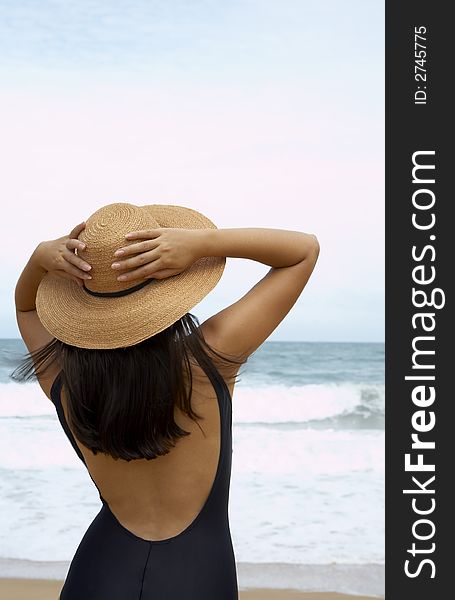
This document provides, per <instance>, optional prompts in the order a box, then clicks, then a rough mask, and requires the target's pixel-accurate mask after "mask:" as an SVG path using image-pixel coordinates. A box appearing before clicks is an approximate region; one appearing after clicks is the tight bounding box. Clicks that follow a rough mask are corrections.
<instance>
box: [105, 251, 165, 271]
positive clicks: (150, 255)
mask: <svg viewBox="0 0 455 600" xmlns="http://www.w3.org/2000/svg"><path fill="white" fill-rule="evenodd" d="M122 258H123V257H122ZM159 258H160V255H159V252H158V250H157V249H155V250H150V252H143V253H142V254H138V255H137V256H133V257H131V258H127V259H126V260H116V261H115V262H113V263H112V265H111V266H112V268H113V269H115V270H116V271H125V269H134V268H136V267H141V266H142V265H148V264H151V263H153V262H155V261H157V260H158V259H159ZM154 266H155V265H154Z"/></svg>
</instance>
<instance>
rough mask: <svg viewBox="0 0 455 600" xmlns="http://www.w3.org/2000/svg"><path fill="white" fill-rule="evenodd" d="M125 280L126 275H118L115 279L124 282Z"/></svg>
mask: <svg viewBox="0 0 455 600" xmlns="http://www.w3.org/2000/svg"><path fill="white" fill-rule="evenodd" d="M125 279H126V275H119V276H118V277H117V281H125Z"/></svg>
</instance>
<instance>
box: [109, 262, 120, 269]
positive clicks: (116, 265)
mask: <svg viewBox="0 0 455 600" xmlns="http://www.w3.org/2000/svg"><path fill="white" fill-rule="evenodd" d="M111 266H112V268H113V269H118V268H119V266H120V263H112V265H111Z"/></svg>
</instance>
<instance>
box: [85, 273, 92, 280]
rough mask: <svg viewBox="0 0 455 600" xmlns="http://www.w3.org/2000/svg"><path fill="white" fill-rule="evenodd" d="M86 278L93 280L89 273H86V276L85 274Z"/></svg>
mask: <svg viewBox="0 0 455 600" xmlns="http://www.w3.org/2000/svg"><path fill="white" fill-rule="evenodd" d="M84 277H85V279H91V278H92V276H91V275H89V274H88V273H85V274H84Z"/></svg>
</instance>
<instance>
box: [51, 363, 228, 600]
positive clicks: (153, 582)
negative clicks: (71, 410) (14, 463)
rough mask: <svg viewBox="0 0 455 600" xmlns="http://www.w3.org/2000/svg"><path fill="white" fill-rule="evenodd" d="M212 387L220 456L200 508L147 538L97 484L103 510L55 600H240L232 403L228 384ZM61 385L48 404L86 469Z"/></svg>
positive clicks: (58, 381)
mask: <svg viewBox="0 0 455 600" xmlns="http://www.w3.org/2000/svg"><path fill="white" fill-rule="evenodd" d="M212 383H213V385H214V387H215V391H216V394H217V399H218V406H219V411H220V423H221V430H220V431H221V440H220V456H219V461H218V467H217V471H216V475H215V479H214V482H213V485H212V489H211V491H210V494H209V496H208V498H207V500H206V502H205V504H204V506H203V508H202V510H201V511H200V512H199V513H198V515H197V517H196V518H195V519H194V520H193V521H192V522H191V523H190V525H189V526H188V527H187V528H186V529H184V530H183V531H182V532H181V533H179V534H178V535H176V536H173V537H171V538H167V539H164V540H157V541H149V540H145V539H143V538H140V537H138V536H137V535H135V534H134V533H132V532H131V531H129V530H128V529H126V528H125V527H124V526H123V525H122V524H121V523H120V522H119V521H118V520H117V518H116V517H115V516H114V514H113V513H112V512H111V510H110V508H109V506H108V504H107V502H106V501H105V500H104V498H103V497H102V496H101V492H100V491H99V489H98V487H97V489H98V492H99V495H100V499H101V502H102V507H101V510H100V511H99V513H98V514H97V516H96V517H95V518H94V520H93V521H92V523H91V524H90V526H89V528H88V529H87V531H86V533H85V535H84V537H83V538H82V540H81V542H80V544H79V547H78V549H77V550H76V554H75V555H74V558H73V560H72V562H71V565H70V569H69V572H68V575H67V577H66V580H65V584H64V586H63V589H62V592H61V595H60V600H238V589H237V574H236V564H235V557H234V551H233V547H232V540H231V533H230V528H229V517H228V500H229V487H230V479H231V463H232V404H231V396H230V393H229V390H228V388H227V386H225V387H224V388H223V387H222V386H220V384H216V382H212ZM61 385H62V383H61V377H60V375H58V376H57V377H56V379H55V381H54V383H53V384H52V388H51V392H50V396H51V400H52V402H53V403H54V404H55V407H56V410H57V415H58V418H59V421H60V423H61V425H62V427H63V429H64V430H65V433H66V435H67V436H68V438H69V440H70V442H71V444H72V446H73V448H74V450H75V451H76V453H77V455H78V456H79V458H80V459H81V460H82V461H83V462H84V464H85V465H86V463H85V460H84V456H83V455H82V453H81V451H80V449H79V447H78V446H77V444H76V441H75V439H74V436H73V435H72V433H71V430H70V429H69V427H68V424H67V422H66V419H65V414H64V412H63V407H62V404H61V400H60V392H61ZM86 467H87V465H86ZM87 470H88V469H87ZM89 475H90V472H89ZM90 476H91V475H90ZM92 480H93V478H92ZM93 482H94V483H95V481H93ZM95 485H96V483H95Z"/></svg>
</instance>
